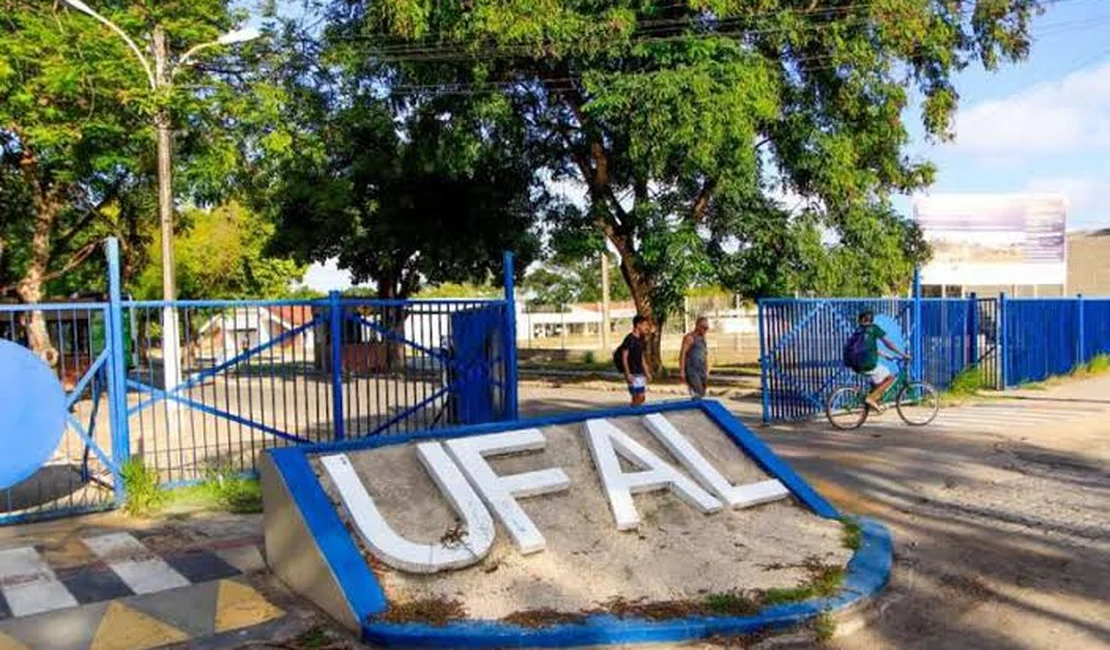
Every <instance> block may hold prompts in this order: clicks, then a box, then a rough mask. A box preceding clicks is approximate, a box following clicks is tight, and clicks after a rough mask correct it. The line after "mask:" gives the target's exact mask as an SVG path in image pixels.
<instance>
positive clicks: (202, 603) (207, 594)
mask: <svg viewBox="0 0 1110 650" xmlns="http://www.w3.org/2000/svg"><path fill="white" fill-rule="evenodd" d="M219 587H220V585H219V583H218V582H208V583H204V584H199V585H193V586H191V587H184V588H182V589H171V590H170V591H163V592H161V593H157V594H147V595H143V596H135V597H133V598H129V599H127V600H126V601H125V602H126V603H127V604H128V605H129V606H131V607H133V608H135V609H137V610H139V611H141V612H144V613H146V614H149V615H151V616H153V617H154V618H157V619H159V620H161V621H165V622H166V623H169V624H170V625H172V626H174V627H176V628H178V629H179V630H182V631H184V632H186V633H188V634H189V636H190V637H198V636H206V635H209V634H212V633H214V632H215V629H216V599H217V592H218V591H219Z"/></svg>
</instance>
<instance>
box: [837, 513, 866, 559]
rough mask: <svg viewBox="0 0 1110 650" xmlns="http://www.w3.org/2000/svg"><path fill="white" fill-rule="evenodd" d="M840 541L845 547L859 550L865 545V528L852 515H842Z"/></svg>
mask: <svg viewBox="0 0 1110 650" xmlns="http://www.w3.org/2000/svg"><path fill="white" fill-rule="evenodd" d="M840 525H841V526H842V528H841V531H840V543H841V544H842V545H843V546H844V548H847V549H851V550H853V551H858V550H859V547H860V546H862V545H863V528H862V527H861V526H860V525H859V522H858V521H856V520H855V519H853V518H852V517H841V518H840Z"/></svg>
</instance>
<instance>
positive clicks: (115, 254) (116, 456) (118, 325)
mask: <svg viewBox="0 0 1110 650" xmlns="http://www.w3.org/2000/svg"><path fill="white" fill-rule="evenodd" d="M104 248H105V251H104V252H105V254H106V255H107V257H108V313H107V314H105V321H107V322H106V323H105V326H106V327H107V330H108V332H109V335H108V342H107V344H108V346H109V347H110V348H111V352H110V354H109V366H108V374H109V380H108V384H109V386H110V390H109V395H108V397H109V401H108V413H109V417H110V418H111V420H112V424H111V428H112V461H113V462H114V463H117V464H118V465H123V463H125V462H127V460H128V459H129V458H130V457H131V434H130V431H129V429H130V427H128V421H127V362H126V359H124V350H123V295H122V291H121V289H120V268H119V240H117V239H116V238H115V237H109V238H108V241H107V242H106V243H105V246H104ZM113 483H114V484H115V493H116V501H117V503H122V502H123V500H124V498H125V497H126V490H125V486H124V484H123V480H122V478H120V477H119V476H117V477H115V480H114V481H113Z"/></svg>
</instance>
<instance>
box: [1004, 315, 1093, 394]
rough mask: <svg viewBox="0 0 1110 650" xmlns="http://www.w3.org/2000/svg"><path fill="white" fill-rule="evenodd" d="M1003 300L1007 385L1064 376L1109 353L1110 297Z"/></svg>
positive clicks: (1005, 378)
mask: <svg viewBox="0 0 1110 650" xmlns="http://www.w3.org/2000/svg"><path fill="white" fill-rule="evenodd" d="M1002 305H1003V314H1004V318H1003V330H1004V339H1003V348H1004V354H1003V356H1004V359H1005V362H1004V367H1005V374H1004V383H1005V385H1006V386H1007V387H1011V386H1019V385H1021V384H1025V383H1029V382H1037V381H1043V380H1045V379H1047V378H1049V377H1051V376H1053V375H1062V374H1065V373H1068V372H1071V371H1072V370H1074V369H1076V368H1077V367H1080V366H1082V365H1084V364H1086V363H1088V362H1090V361H1091V360H1092V359H1093V358H1094V357H1096V356H1098V355H1100V354H1110V299H1106V298H1097V299H1092V298H1084V297H1082V296H1077V297H1075V298H1022V299H1013V298H1008V299H1005V300H1004V301H1003V303H1002Z"/></svg>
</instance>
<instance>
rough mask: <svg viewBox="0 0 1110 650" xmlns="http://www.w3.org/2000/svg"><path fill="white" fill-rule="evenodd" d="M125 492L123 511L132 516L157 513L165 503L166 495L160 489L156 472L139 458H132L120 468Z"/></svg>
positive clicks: (145, 515) (146, 515) (147, 515)
mask: <svg viewBox="0 0 1110 650" xmlns="http://www.w3.org/2000/svg"><path fill="white" fill-rule="evenodd" d="M120 474H122V475H123V485H124V489H125V490H126V492H127V501H126V502H125V503H124V505H123V509H124V512H126V513H127V514H129V515H131V516H133V517H149V516H152V515H155V514H157V513H158V512H160V511H161V510H162V507H163V506H165V504H166V499H167V497H168V495H167V494H166V492H165V490H163V489H162V486H161V481H160V480H159V478H158V472H156V471H154V470H152V469H150V468H149V467H147V466H146V465H145V464H143V461H142V460H141V459H139V458H132V459H130V460H128V461H127V462H126V463H124V464H123V467H122V468H121V469H120Z"/></svg>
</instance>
